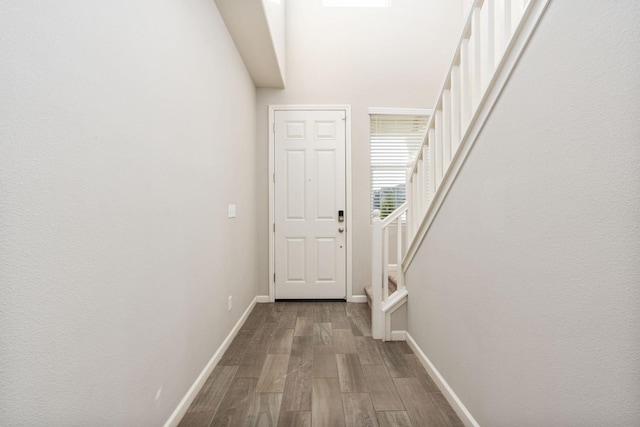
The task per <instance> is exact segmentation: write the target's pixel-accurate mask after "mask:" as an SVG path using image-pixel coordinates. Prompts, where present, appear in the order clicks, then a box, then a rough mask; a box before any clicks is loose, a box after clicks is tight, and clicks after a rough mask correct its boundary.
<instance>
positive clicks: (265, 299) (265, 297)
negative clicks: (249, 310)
mask: <svg viewBox="0 0 640 427" xmlns="http://www.w3.org/2000/svg"><path fill="white" fill-rule="evenodd" d="M256 302H257V303H258V304H266V303H268V302H271V300H270V299H269V295H258V296H257V297H256Z"/></svg>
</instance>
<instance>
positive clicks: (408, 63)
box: [257, 0, 463, 295]
mask: <svg viewBox="0 0 640 427" xmlns="http://www.w3.org/2000/svg"><path fill="white" fill-rule="evenodd" d="M286 14H287V84H286V89H284V90H276V89H259V90H258V91H257V133H258V136H257V141H258V147H257V149H258V157H259V159H260V163H259V164H258V170H257V173H258V187H259V189H260V191H259V194H260V196H259V198H258V204H259V206H260V211H261V216H260V218H259V224H258V228H259V234H260V241H261V242H263V243H262V244H261V246H260V251H261V252H260V253H261V256H260V266H259V269H258V277H259V289H258V293H259V294H261V295H267V294H268V292H269V291H268V283H269V275H268V270H269V269H268V257H267V254H268V243H267V242H268V234H267V233H268V232H269V229H270V227H269V224H268V212H269V211H268V180H267V175H268V162H267V160H268V116H267V113H268V105H269V104H349V105H351V106H352V159H353V160H352V164H351V167H352V177H353V212H347V214H349V215H353V217H352V218H353V226H354V230H353V240H354V247H353V257H354V258H353V266H354V269H353V270H354V271H353V294H355V295H363V294H364V291H363V287H364V286H365V285H366V284H367V283H368V282H369V281H370V279H369V276H370V269H371V267H370V264H371V259H370V258H371V249H370V239H371V230H370V212H369V204H370V202H369V116H368V108H369V107H414V108H431V107H432V105H431V104H432V103H433V102H434V101H435V99H436V96H437V94H438V91H439V90H440V86H441V84H442V80H443V78H444V76H445V71H446V68H447V67H448V66H449V63H450V60H451V58H452V56H453V52H454V48H455V45H456V43H457V41H458V38H459V35H460V31H461V29H462V22H463V20H462V18H461V16H462V2H461V1H446V2H444V1H441V2H425V1H422V0H394V1H393V7H391V8H371V9H369V8H323V7H321V1H320V0H289V1H287V9H286Z"/></svg>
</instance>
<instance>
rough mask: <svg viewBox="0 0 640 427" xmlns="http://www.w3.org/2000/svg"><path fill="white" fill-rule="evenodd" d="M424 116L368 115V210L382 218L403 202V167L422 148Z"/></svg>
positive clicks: (424, 130) (427, 117)
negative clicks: (369, 177)
mask: <svg viewBox="0 0 640 427" xmlns="http://www.w3.org/2000/svg"><path fill="white" fill-rule="evenodd" d="M428 119H429V116H428V115H426V114H370V142H371V210H374V209H379V210H380V213H381V215H380V216H381V218H384V217H386V216H387V215H389V214H390V213H391V212H393V211H394V210H395V209H396V208H397V207H398V206H400V205H401V204H402V203H404V201H405V181H406V178H407V168H408V167H409V166H411V164H412V163H413V161H414V159H415V157H416V154H417V152H418V150H419V149H420V147H421V145H422V141H423V139H424V134H425V132H426V127H427V121H428Z"/></svg>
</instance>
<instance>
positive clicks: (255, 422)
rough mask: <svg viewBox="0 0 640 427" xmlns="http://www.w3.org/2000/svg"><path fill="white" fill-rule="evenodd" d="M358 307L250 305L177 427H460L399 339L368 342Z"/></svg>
mask: <svg viewBox="0 0 640 427" xmlns="http://www.w3.org/2000/svg"><path fill="white" fill-rule="evenodd" d="M370 316H371V314H370V311H369V308H368V307H367V305H366V304H351V303H344V302H276V303H274V304H258V305H256V307H255V308H254V309H253V311H252V312H251V314H250V315H249V317H248V319H247V321H246V322H245V324H244V325H243V327H242V329H241V330H240V332H239V333H238V335H237V336H236V338H235V339H234V340H233V342H232V344H231V346H230V347H229V349H228V350H227V352H226V353H225V354H224V356H223V357H222V359H221V361H220V363H219V364H218V365H217V366H216V367H215V369H214V370H213V372H212V373H211V376H210V377H209V378H208V380H207V382H206V383H205V385H204V386H203V388H202V390H201V391H200V393H199V394H198V395H197V396H196V398H195V400H194V401H193V403H192V404H191V406H190V407H189V410H188V412H187V414H186V415H185V417H184V418H183V419H182V421H181V423H180V427H206V426H285V427H289V426H292V427H295V426H327V427H338V426H381V427H386V426H415V427H418V426H420V427H422V426H438V427H439V426H462V425H463V424H462V422H461V421H460V419H459V418H458V416H457V415H456V414H455V412H454V411H453V409H452V408H451V407H450V406H449V404H448V403H447V401H446V399H445V398H444V396H443V395H442V394H441V393H440V392H439V390H438V388H437V387H436V385H435V384H434V382H433V381H432V379H431V378H430V377H429V375H428V374H427V372H426V371H425V370H424V368H423V367H422V365H421V364H420V361H419V360H418V358H417V357H416V356H415V355H414V354H413V352H412V351H411V349H410V348H409V346H408V345H407V344H406V343H404V342H387V343H383V342H381V341H376V340H373V339H372V338H371V319H370Z"/></svg>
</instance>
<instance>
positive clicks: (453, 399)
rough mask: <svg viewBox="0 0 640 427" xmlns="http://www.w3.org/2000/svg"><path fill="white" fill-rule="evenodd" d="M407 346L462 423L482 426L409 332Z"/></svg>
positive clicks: (468, 425) (471, 426)
mask: <svg viewBox="0 0 640 427" xmlns="http://www.w3.org/2000/svg"><path fill="white" fill-rule="evenodd" d="M405 336H406V341H407V344H409V347H411V350H413V352H414V353H415V354H416V356H418V359H419V360H420V363H422V366H424V368H425V369H426V370H427V372H428V373H429V375H430V376H431V378H432V379H433V381H434V382H435V383H436V385H437V386H438V388H439V389H440V391H441V392H442V395H443V396H444V397H445V398H446V399H447V402H449V404H450V405H451V407H452V408H453V410H454V411H456V414H458V416H459V417H460V420H461V421H462V423H463V424H464V425H465V426H467V427H480V424H478V422H477V421H476V420H475V419H474V418H473V416H472V415H471V413H470V412H469V410H468V409H467V408H466V407H465V406H464V404H463V403H462V401H461V400H460V399H459V398H458V396H457V395H456V394H455V393H454V391H453V390H452V389H451V387H450V386H449V384H448V383H447V381H446V380H445V379H444V378H443V377H442V375H440V372H438V370H437V369H436V367H435V366H434V365H433V363H431V361H430V360H429V358H428V357H427V355H426V354H424V352H423V351H422V349H421V348H420V347H419V346H418V343H416V341H415V340H414V339H413V337H412V336H411V334H409V332H405Z"/></svg>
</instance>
